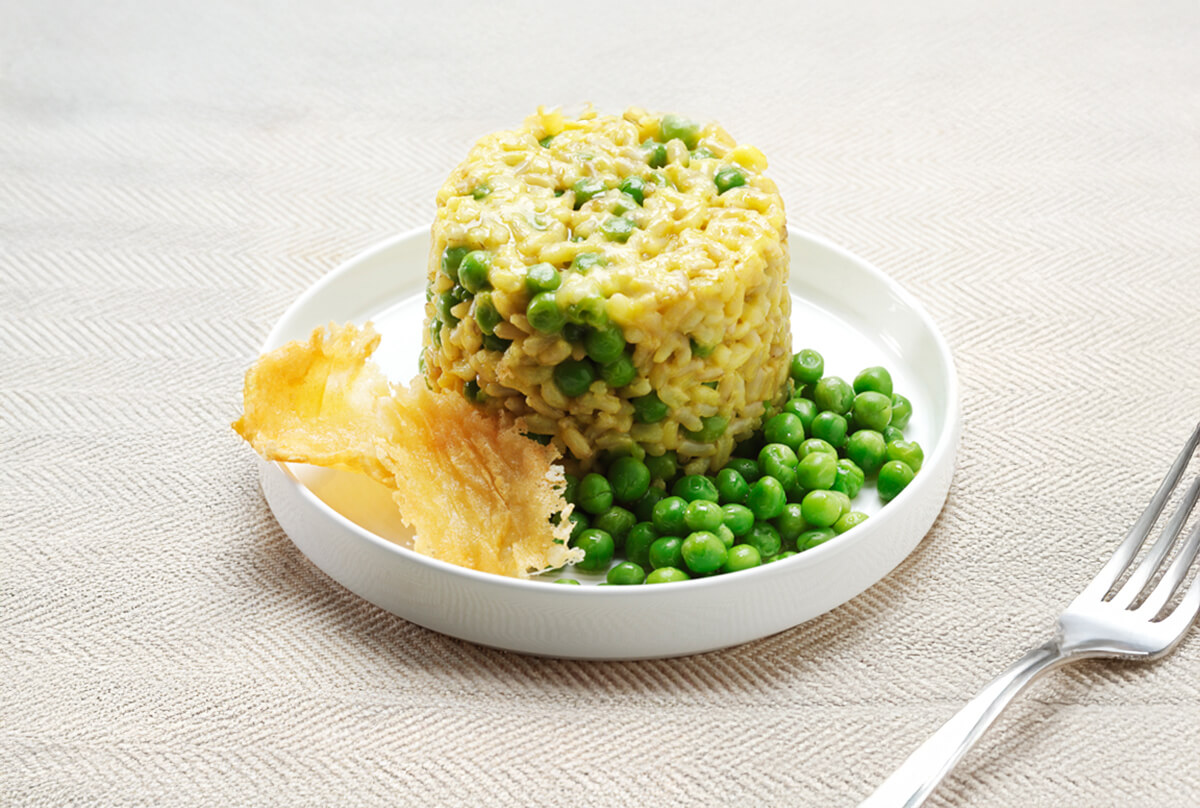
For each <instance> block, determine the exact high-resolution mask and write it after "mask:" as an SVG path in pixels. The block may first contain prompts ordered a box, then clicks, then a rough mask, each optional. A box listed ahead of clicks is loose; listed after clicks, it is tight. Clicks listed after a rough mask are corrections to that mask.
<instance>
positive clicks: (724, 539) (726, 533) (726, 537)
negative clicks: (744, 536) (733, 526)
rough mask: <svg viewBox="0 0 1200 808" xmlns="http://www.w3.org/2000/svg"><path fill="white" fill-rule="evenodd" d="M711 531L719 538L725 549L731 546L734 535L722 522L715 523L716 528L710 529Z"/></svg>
mask: <svg viewBox="0 0 1200 808" xmlns="http://www.w3.org/2000/svg"><path fill="white" fill-rule="evenodd" d="M712 533H713V535H714V536H716V537H717V538H718V539H720V540H721V543H722V544H724V545H725V549H726V550H728V549H729V548H730V547H732V546H733V542H734V539H735V538H736V537H735V536H734V535H733V531H732V530H730V529H729V528H728V527H727V526H726V525H725V524H724V523H722V524H719V525H717V529H716V530H714V531H712Z"/></svg>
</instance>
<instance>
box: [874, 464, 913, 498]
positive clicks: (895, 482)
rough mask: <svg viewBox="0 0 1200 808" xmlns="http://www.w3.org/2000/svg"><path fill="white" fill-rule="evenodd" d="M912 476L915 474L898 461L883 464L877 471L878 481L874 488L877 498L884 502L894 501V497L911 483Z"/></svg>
mask: <svg viewBox="0 0 1200 808" xmlns="http://www.w3.org/2000/svg"><path fill="white" fill-rule="evenodd" d="M914 476H916V474H915V472H913V470H912V468H910V467H909V465H908V464H907V463H904V462H901V461H899V460H889V461H888V462H886V463H884V464H883V467H882V468H880V469H879V479H877V480H876V481H875V487H876V488H877V489H879V498H880V499H882V500H883V501H884V502H888V501H890V500H892V499H895V498H896V495H897V494H899V493H900V492H901V491H903V490H904V489H905V488H906V487H908V484H909V483H911V482H912V481H913V477H914Z"/></svg>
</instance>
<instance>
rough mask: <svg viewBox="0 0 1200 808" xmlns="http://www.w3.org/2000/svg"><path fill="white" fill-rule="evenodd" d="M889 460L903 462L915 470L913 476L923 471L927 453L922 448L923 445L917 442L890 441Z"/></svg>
mask: <svg viewBox="0 0 1200 808" xmlns="http://www.w3.org/2000/svg"><path fill="white" fill-rule="evenodd" d="M887 459H888V460H899V461H901V462H902V463H904V464H905V465H907V466H908V467H909V468H910V469H912V470H913V474H916V473H917V472H918V471H920V470H921V466H922V464H924V462H925V451H924V450H923V449H922V448H921V444H919V443H917V442H916V441H915V440H894V441H889V442H888V444H887Z"/></svg>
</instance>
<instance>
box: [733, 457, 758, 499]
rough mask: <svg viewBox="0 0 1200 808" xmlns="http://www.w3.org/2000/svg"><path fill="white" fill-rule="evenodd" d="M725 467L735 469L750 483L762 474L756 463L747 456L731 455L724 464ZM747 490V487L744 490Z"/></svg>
mask: <svg viewBox="0 0 1200 808" xmlns="http://www.w3.org/2000/svg"><path fill="white" fill-rule="evenodd" d="M725 468H727V469H732V470H733V471H736V472H737V473H738V474H740V475H741V476H742V479H743V480H745V481H746V482H747V483H752V482H754V481H755V480H757V479H758V478H759V477H761V476H762V472H761V471H759V469H758V463H756V462H754V460H752V459H751V458H749V457H731V458H729V462H727V463H726V464H725ZM749 490H750V489H749V487H747V489H746V491H747V492H749Z"/></svg>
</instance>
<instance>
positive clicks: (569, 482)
mask: <svg viewBox="0 0 1200 808" xmlns="http://www.w3.org/2000/svg"><path fill="white" fill-rule="evenodd" d="M578 493H579V478H578V477H576V476H575V475H574V474H564V475H563V488H562V497H563V499H565V500H566V501H567V502H574V501H575V498H576V496H577V495H578Z"/></svg>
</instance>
